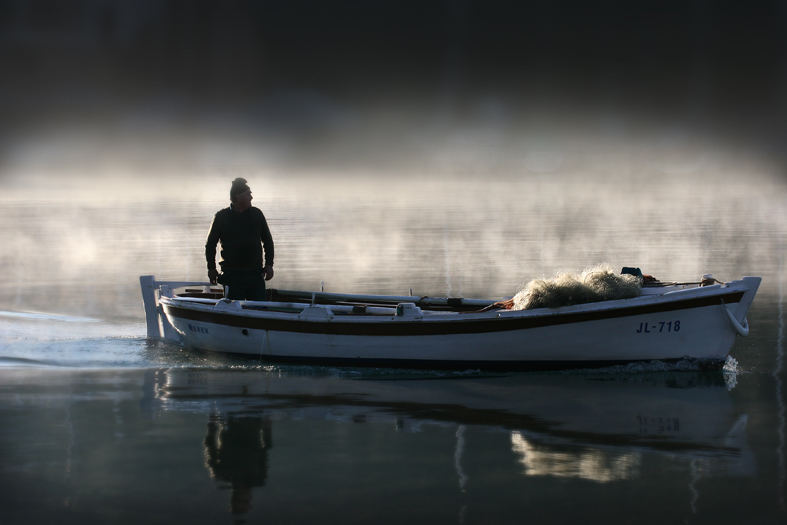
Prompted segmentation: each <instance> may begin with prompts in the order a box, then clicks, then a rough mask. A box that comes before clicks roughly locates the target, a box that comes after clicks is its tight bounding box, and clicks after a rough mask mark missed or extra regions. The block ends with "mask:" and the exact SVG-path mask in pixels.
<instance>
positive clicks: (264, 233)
mask: <svg viewBox="0 0 787 525" xmlns="http://www.w3.org/2000/svg"><path fill="white" fill-rule="evenodd" d="M260 215H261V216H262V227H261V228H260V240H261V241H262V247H263V249H264V250H265V280H266V281H269V280H271V279H272V278H273V236H272V235H271V230H270V228H268V221H266V220H265V214H263V213H260Z"/></svg>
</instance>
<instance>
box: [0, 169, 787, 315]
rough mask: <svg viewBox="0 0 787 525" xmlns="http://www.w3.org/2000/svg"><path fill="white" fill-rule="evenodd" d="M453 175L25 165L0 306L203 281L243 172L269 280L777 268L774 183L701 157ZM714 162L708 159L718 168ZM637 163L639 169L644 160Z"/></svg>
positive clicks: (6, 228) (694, 274)
mask: <svg viewBox="0 0 787 525" xmlns="http://www.w3.org/2000/svg"><path fill="white" fill-rule="evenodd" d="M714 168H716V169H719V170H720V172H718V173H708V172H700V173H696V174H690V175H689V176H685V175H683V174H677V175H665V174H663V173H662V174H661V175H660V176H659V177H658V178H655V177H654V178H651V177H649V176H647V175H644V174H642V173H641V172H640V171H639V170H638V169H637V167H633V168H631V169H629V170H628V171H627V172H625V173H618V174H615V173H613V174H611V175H604V174H600V173H595V174H594V173H587V174H586V173H583V172H581V171H578V172H576V173H572V172H568V173H567V172H565V171H563V172H558V171H557V170H553V171H551V172H549V173H536V174H533V173H522V174H510V173H501V172H495V171H492V170H489V171H487V172H480V171H479V172H473V173H470V174H467V175H461V176H460V175H442V176H440V175H435V174H429V175H428V176H426V175H424V176H421V175H420V174H417V173H412V172H410V173H401V174H386V175H385V176H382V175H380V174H379V173H368V174H363V173H356V174H352V175H340V174H331V175H321V176H320V175H315V174H303V173H295V174H291V173H286V172H283V173H282V172H277V173H270V172H266V171H263V170H255V171H252V172H247V171H240V170H233V169H226V170H222V171H221V173H215V174H205V173H197V174H193V175H190V174H183V173H176V174H167V173H162V174H161V176H159V177H156V176H155V174H152V173H146V174H143V175H142V176H139V177H128V178H126V177H116V178H112V177H108V178H100V177H89V176H86V177H82V178H80V177H74V178H69V177H63V178H58V176H57V175H56V174H55V175H49V176H46V177H41V178H35V177H33V178H31V179H29V180H28V181H27V182H25V183H21V184H19V185H18V186H16V187H14V185H7V186H6V191H5V192H4V193H3V197H2V201H3V206H2V211H0V213H1V214H2V217H0V238H1V239H2V244H3V246H4V248H5V249H4V251H3V254H2V256H0V261H1V262H2V264H3V267H4V268H5V269H6V286H4V287H2V290H1V291H0V305H2V309H5V310H38V311H47V312H56V313H57V312H59V313H64V314H69V315H86V316H90V317H98V318H102V319H107V318H110V319H111V318H127V319H133V318H139V317H140V316H141V315H142V312H141V306H140V301H139V291H138V282H137V278H138V276H139V275H143V274H154V275H156V276H157V277H159V278H162V279H173V280H179V279H185V280H197V281H201V280H205V279H206V275H205V273H206V265H205V260H204V242H205V238H206V236H207V230H208V228H209V226H210V222H211V220H212V217H213V214H214V213H215V212H216V211H218V210H219V209H220V208H222V207H226V206H227V205H228V196H227V193H228V187H229V184H228V183H229V181H230V180H231V179H232V177H234V176H235V175H243V176H245V177H247V178H248V179H249V182H250V185H251V188H252V192H253V194H254V202H253V204H254V205H256V206H258V207H260V208H261V209H262V210H263V212H264V213H265V215H266V217H267V219H268V222H269V225H270V227H271V231H272V233H273V236H274V241H275V243H276V277H275V278H274V280H273V281H272V282H271V283H270V284H271V285H272V286H273V287H277V288H282V289H318V287H319V285H320V282H321V281H324V282H325V285H326V289H327V290H330V291H337V292H368V293H375V292H379V293H391V294H401V293H405V292H408V290H409V289H410V288H412V289H413V291H414V293H416V294H423V295H442V296H445V295H451V296H466V297H484V298H500V297H504V296H505V297H510V296H512V295H514V294H515V293H516V292H517V291H518V290H519V289H521V287H522V285H523V284H524V283H526V282H527V281H528V280H530V279H533V278H543V277H551V276H552V275H554V274H555V273H556V272H559V271H573V272H576V271H580V270H582V269H584V268H586V267H589V266H593V265H596V264H599V263H609V264H610V265H612V266H613V267H622V266H639V267H641V268H642V269H643V271H644V272H645V273H650V274H652V275H655V276H657V277H659V278H661V279H664V280H678V281H692V280H697V279H698V278H699V277H700V276H701V275H702V274H703V273H713V274H714V275H715V276H716V277H717V278H719V279H722V280H731V279H734V278H738V277H740V276H742V275H744V274H745V275H763V276H765V281H764V285H763V286H764V288H765V289H766V290H768V289H769V286H770V285H769V282H770V283H773V282H774V280H773V279H772V278H771V279H769V277H775V276H776V274H777V272H778V261H779V257H780V256H782V253H783V240H784V239H785V236H786V235H787V220H785V219H786V217H785V202H787V199H785V196H787V190H786V188H787V186H785V184H783V183H782V182H781V181H780V180H779V179H777V178H772V177H769V176H768V174H767V173H757V172H754V173H745V174H744V173H741V172H737V170H735V169H734V168H731V167H725V166H709V167H707V168H704V169H706V170H711V169H714ZM721 170H724V171H721ZM643 171H644V170H643Z"/></svg>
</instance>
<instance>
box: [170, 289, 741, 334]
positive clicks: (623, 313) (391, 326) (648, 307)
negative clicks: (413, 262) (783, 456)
mask: <svg viewBox="0 0 787 525" xmlns="http://www.w3.org/2000/svg"><path fill="white" fill-rule="evenodd" d="M732 284H733V283H730V284H729V285H726V286H723V287H719V288H716V289H714V290H713V291H712V293H708V292H706V291H704V290H703V289H702V288H697V289H696V290H697V291H696V292H695V293H690V292H694V290H695V289H691V290H685V291H684V293H683V294H680V296H678V295H679V294H677V293H672V294H669V295H648V296H640V297H637V298H632V299H619V300H615V301H602V302H596V303H586V304H582V305H572V306H564V307H560V308H540V309H534V310H519V311H500V310H497V311H490V312H483V313H475V314H472V313H471V314H462V315H457V314H456V313H452V314H450V315H441V314H433V315H429V316H427V317H423V318H417V319H414V318H406V317H405V318H401V317H397V316H381V315H357V316H356V315H342V316H336V317H334V316H331V315H328V316H326V317H324V318H320V319H308V318H303V317H302V315H301V314H296V313H283V312H274V311H260V310H244V309H243V308H242V306H241V304H239V303H234V304H235V305H237V306H234V307H232V306H229V305H228V307H226V308H215V306H211V305H208V304H204V303H197V302H194V301H190V300H188V299H187V298H183V299H177V298H168V297H162V298H161V302H162V305H163V307H164V311H165V313H167V314H168V315H171V316H173V317H179V318H182V319H187V320H193V321H201V322H207V323H213V324H219V325H228V326H237V327H243V328H249V329H259V330H273V331H282V332H302V333H303V332H305V333H315V334H336V335H374V336H384V335H389V336H408V335H449V334H468V333H488V332H503V331H510V330H521V329H529V328H539V327H546V326H554V325H561V324H572V323H580V322H587V321H598V320H603V319H611V318H619V317H629V316H636V315H646V314H655V313H663V312H669V311H675V310H684V309H692V308H699V307H706V306H715V305H722V304H733V303H738V302H740V301H741V300H742V298H743V296H744V294H745V293H746V291H747V290H748V288H747V287H746V286H745V284H744V283H740V286H731V285H732ZM736 284H737V283H736ZM684 294H685V295H684ZM686 295H688V297H687V296H686ZM229 304H233V303H229ZM306 306H310V305H306ZM317 307H318V308H324V309H326V310H328V308H329V307H328V306H326V305H319V306H317ZM337 317H338V319H337Z"/></svg>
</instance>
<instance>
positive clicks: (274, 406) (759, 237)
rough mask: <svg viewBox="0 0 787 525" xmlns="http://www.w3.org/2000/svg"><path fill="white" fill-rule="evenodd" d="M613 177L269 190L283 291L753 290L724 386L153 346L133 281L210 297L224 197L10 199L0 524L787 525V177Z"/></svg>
mask: <svg viewBox="0 0 787 525" xmlns="http://www.w3.org/2000/svg"><path fill="white" fill-rule="evenodd" d="M598 180H599V179H593V180H584V179H583V178H581V177H576V178H570V177H569V178H562V179H560V180H559V181H558V180H553V179H550V178H548V177H544V178H540V177H530V178H529V179H527V180H516V179H513V178H509V179H506V180H483V181H482V180H476V179H472V178H470V179H467V178H465V179H461V178H460V179H453V180H450V181H442V182H441V181H435V180H433V179H432V180H430V181H418V180H413V179H409V180H402V181H398V182H397V181H388V182H385V183H382V182H376V183H371V182H369V181H365V180H363V179H361V180H359V181H356V183H355V187H354V188H352V191H350V189H348V188H349V187H348V186H347V185H342V186H341V187H333V186H331V185H320V186H317V185H313V184H307V183H305V182H303V181H300V182H299V181H291V182H282V181H281V180H279V181H274V180H261V181H260V182H259V183H258V184H257V186H258V187H259V191H256V187H255V186H254V184H252V188H253V189H255V197H256V200H255V204H258V205H260V207H261V208H262V209H263V210H264V212H265V213H266V215H267V216H268V220H269V222H270V224H271V229H272V231H273V235H274V237H275V240H276V249H277V255H276V268H277V275H276V278H275V279H274V281H273V282H272V284H273V285H274V286H277V287H280V288H285V289H291V288H296V289H298V288H299V289H318V288H319V286H320V282H321V281H323V282H324V283H325V286H326V290H329V291H359V292H381V293H397V294H400V293H408V292H409V288H413V289H414V293H418V294H421V293H423V294H430V295H463V296H467V297H491V298H501V297H506V296H511V295H513V294H514V293H515V292H516V291H517V290H518V289H519V288H520V287H521V285H522V284H523V283H525V282H526V281H527V280H529V279H531V278H537V277H548V276H550V275H552V274H553V273H554V272H556V271H559V270H573V271H579V270H581V269H583V268H585V267H586V266H589V265H593V264H598V263H602V262H606V263H609V264H612V265H613V266H639V267H641V268H642V269H643V271H645V272H646V273H651V274H653V275H656V276H657V277H659V278H662V279H665V280H673V279H674V280H681V281H684V280H694V279H697V278H699V277H700V276H701V275H702V274H703V273H713V274H714V275H715V276H716V277H717V278H719V279H722V280H731V279H734V278H738V277H740V276H742V275H760V276H762V277H763V278H764V280H763V284H762V287H761V289H760V292H759V293H758V296H757V298H756V300H755V302H754V305H753V306H752V310H751V312H750V314H749V321H750V324H751V335H750V336H749V337H748V338H739V339H738V340H737V342H736V344H735V346H734V348H733V350H732V353H731V359H730V360H728V362H727V364H726V366H725V367H724V369H722V370H703V369H700V368H699V367H698V366H697V365H696V364H695V363H691V362H683V363H677V364H671V365H666V364H664V363H658V362H656V363H649V364H644V365H643V364H638V365H629V366H618V367H612V368H606V369H601V370H575V371H570V372H550V373H544V372H539V373H499V374H487V373H483V372H480V371H477V370H466V371H456V372H438V371H406V370H392V369H357V368H327V367H290V366H278V365H277V366H274V365H270V364H268V363H264V362H257V361H249V360H238V359H230V358H226V357H222V356H216V355H205V354H193V353H189V352H186V351H184V350H182V349H180V348H178V347H176V346H171V345H166V344H160V343H152V342H148V341H147V340H146V338H145V331H144V330H145V325H144V317H143V312H142V308H141V299H140V296H139V291H138V281H137V278H138V276H139V275H140V274H145V273H150V274H155V275H156V276H157V277H159V278H164V279H167V278H169V279H188V280H202V279H204V275H203V273H204V262H203V261H202V245H203V243H204V237H205V235H206V233H207V229H208V226H209V223H210V218H211V216H212V214H213V213H214V212H215V211H216V210H217V209H219V208H220V207H222V206H224V205H226V203H225V202H224V200H223V194H224V190H223V189H221V193H220V194H219V193H218V192H217V196H215V197H214V196H213V195H212V194H211V192H209V191H207V190H206V188H208V189H211V188H212V186H211V185H210V184H212V183H210V184H208V183H206V182H204V181H203V182H200V181H199V180H197V181H196V182H195V186H194V187H187V188H186V189H185V190H183V191H181V192H180V193H179V194H175V195H174V196H172V195H170V196H168V197H167V198H163V197H161V196H160V195H159V196H157V197H154V196H153V194H145V193H144V192H141V194H139V195H137V194H134V192H133V191H131V190H132V189H133V186H132V187H131V188H128V187H127V188H125V190H126V191H125V192H124V193H123V195H124V197H123V198H117V199H110V200H96V199H92V198H89V197H87V195H88V194H87V193H80V192H77V193H76V194H72V195H71V198H69V199H59V198H53V199H49V200H45V201H41V202H35V203H33V204H34V205H33V206H31V205H30V204H31V203H30V201H29V200H24V198H23V197H22V196H21V195H20V194H18V193H14V192H9V193H6V194H4V196H3V197H2V198H3V207H2V208H0V240H2V243H3V245H4V246H5V247H6V248H7V249H6V251H4V254H3V255H1V256H0V260H2V262H3V267H4V268H5V269H6V271H7V272H8V273H7V275H6V277H7V281H6V285H5V286H3V287H2V288H0V420H2V421H3V425H2V427H1V428H0V450H2V451H3V454H2V457H3V460H2V463H0V498H1V499H2V505H0V521H2V523H30V522H54V521H57V522H61V523H77V522H79V523H85V522H87V523H105V522H108V521H112V522H120V523H136V522H140V521H144V522H147V523H165V522H167V523H171V522H173V521H177V522H181V521H183V522H187V521H192V522H197V523H208V522H210V523H222V522H228V523H229V522H247V521H248V522H257V521H268V522H273V523H284V522H292V521H295V520H298V521H324V522H336V523H339V522H341V523H348V522H349V523H368V522H371V521H374V522H385V523H400V522H402V521H405V520H410V519H413V518H414V517H416V518H417V519H418V520H419V521H429V522H434V523H488V522H490V521H494V522H501V523H521V522H523V521H525V520H530V521H536V522H545V523H553V522H554V523H566V522H574V521H580V520H581V521H592V522H597V521H602V520H603V521H608V522H613V523H618V522H622V523H629V522H631V523H633V522H636V523H717V522H724V523H728V522H733V521H745V522H752V523H779V522H783V521H785V519H787V512H786V511H785V500H784V496H785V408H784V405H785V393H784V387H783V385H784V381H785V379H787V376H785V367H784V312H783V302H784V280H785V266H784V240H785V238H787V236H786V235H785V234H786V233H787V231H786V230H787V221H786V220H785V205H784V203H785V202H787V199H785V196H787V192H785V186H784V185H783V184H781V183H780V182H778V181H774V180H762V181H760V183H757V184H752V183H744V182H736V181H735V180H729V181H723V184H722V183H719V184H716V185H713V186H712V188H713V189H712V190H709V189H708V187H709V186H708V185H707V184H706V183H705V182H701V181H700V182H698V180H697V179H690V180H683V179H681V178H680V177H674V178H671V179H670V178H666V179H661V180H662V181H666V182H662V183H660V184H659V185H650V186H648V185H644V186H643V184H642V183H641V182H640V183H637V184H636V185H634V186H632V185H630V184H627V183H626V181H623V180H618V181H612V180H611V179H601V180H602V181H603V182H598ZM222 188H223V186H222ZM56 195H64V194H56ZM135 195H136V196H135ZM205 195H209V196H208V197H205ZM643 196H644V197H643ZM20 215H24V216H25V219H26V220H24V221H19V220H18V217H19V216H20Z"/></svg>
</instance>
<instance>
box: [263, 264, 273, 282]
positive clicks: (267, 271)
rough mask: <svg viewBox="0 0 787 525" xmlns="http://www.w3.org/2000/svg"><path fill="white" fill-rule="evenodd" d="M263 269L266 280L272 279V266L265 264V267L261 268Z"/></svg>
mask: <svg viewBox="0 0 787 525" xmlns="http://www.w3.org/2000/svg"><path fill="white" fill-rule="evenodd" d="M263 270H264V271H265V280H266V281H270V280H271V279H273V266H266V267H265V268H263Z"/></svg>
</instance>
